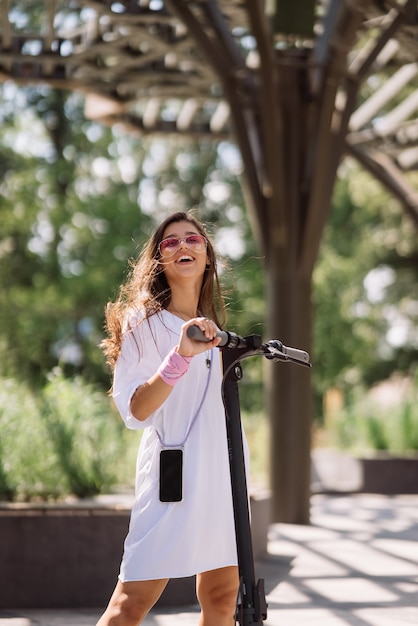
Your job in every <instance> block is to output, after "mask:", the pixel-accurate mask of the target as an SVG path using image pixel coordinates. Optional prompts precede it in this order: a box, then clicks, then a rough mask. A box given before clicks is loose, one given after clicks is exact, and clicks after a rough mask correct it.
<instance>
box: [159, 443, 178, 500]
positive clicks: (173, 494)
mask: <svg viewBox="0 0 418 626" xmlns="http://www.w3.org/2000/svg"><path fill="white" fill-rule="evenodd" d="M182 499H183V450H182V449H181V448H172V449H170V448H167V449H165V450H161V452H160V501H161V502H180V501H181V500H182Z"/></svg>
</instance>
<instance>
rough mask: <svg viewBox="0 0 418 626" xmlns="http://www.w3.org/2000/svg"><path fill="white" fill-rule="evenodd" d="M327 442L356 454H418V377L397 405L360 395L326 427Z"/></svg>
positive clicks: (356, 395)
mask: <svg viewBox="0 0 418 626" xmlns="http://www.w3.org/2000/svg"><path fill="white" fill-rule="evenodd" d="M326 438H327V443H329V444H331V445H334V446H337V447H339V448H342V449H345V450H349V451H351V452H354V453H356V454H370V453H374V452H387V453H390V454H396V455H409V454H412V453H416V452H418V377H417V376H416V377H415V382H414V383H413V384H411V387H410V389H409V391H408V392H407V393H405V394H404V395H403V397H401V398H400V399H399V401H398V402H397V403H393V404H392V403H391V404H389V405H388V406H383V405H382V403H381V402H377V401H376V400H373V399H372V398H370V396H368V395H367V394H365V393H364V392H363V393H359V392H357V393H356V394H355V396H354V398H353V399H352V401H351V402H350V404H349V405H348V406H347V407H346V408H345V409H343V410H342V411H340V412H339V413H337V414H336V415H335V416H334V417H333V419H332V420H331V421H330V423H329V424H327V430H326Z"/></svg>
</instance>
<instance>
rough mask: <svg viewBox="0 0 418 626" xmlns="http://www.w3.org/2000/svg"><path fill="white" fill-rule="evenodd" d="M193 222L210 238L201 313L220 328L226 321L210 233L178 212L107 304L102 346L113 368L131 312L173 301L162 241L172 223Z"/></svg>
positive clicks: (161, 228)
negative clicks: (161, 255)
mask: <svg viewBox="0 0 418 626" xmlns="http://www.w3.org/2000/svg"><path fill="white" fill-rule="evenodd" d="M176 222H189V223H190V224H192V225H193V226H194V227H195V228H196V230H197V231H198V232H199V233H200V234H201V235H203V236H204V237H205V238H206V239H207V242H208V244H207V256H208V264H207V267H206V270H205V273H204V276H203V282H202V287H201V290H200V297H199V302H198V311H199V314H200V315H203V316H204V317H209V318H210V319H212V320H213V321H214V322H215V323H216V324H217V326H218V327H219V328H222V326H223V325H224V323H225V317H226V315H225V305H224V300H223V296H222V292H221V286H220V282H219V277H218V271H217V259H216V255H215V251H214V249H213V245H212V243H211V241H210V238H209V236H208V233H207V232H206V229H205V227H204V226H203V224H202V223H201V222H199V221H198V220H197V219H196V218H195V217H193V216H192V215H191V214H189V213H184V212H178V213H174V214H173V215H171V216H170V217H168V218H167V219H166V220H164V222H162V224H160V226H159V227H158V228H157V230H156V231H155V232H154V234H153V235H152V237H151V238H150V239H149V241H148V243H147V244H146V245H145V246H144V248H143V250H142V252H141V253H140V255H139V257H138V259H137V260H136V261H134V262H132V263H131V271H130V273H129V275H128V277H127V280H126V281H125V283H123V284H122V285H121V287H120V289H119V295H118V298H117V299H116V301H115V302H109V303H108V304H107V306H106V324H105V328H106V332H107V335H108V336H107V338H106V339H104V340H103V341H102V343H101V344H100V347H101V348H102V350H103V352H104V353H105V355H106V361H107V363H108V364H109V365H110V367H111V368H112V369H113V368H114V366H115V363H116V360H117V358H118V356H119V354H120V351H121V343H122V332H123V329H124V327H125V325H126V320H127V317H128V315H129V314H131V313H132V312H133V311H135V310H141V311H142V313H143V314H144V319H147V318H149V317H150V316H151V315H153V314H154V313H157V312H158V311H162V310H163V309H166V308H167V307H168V305H169V304H170V301H171V289H170V286H169V284H168V282H167V279H166V276H165V273H164V271H163V268H162V266H161V264H160V252H159V244H160V242H161V241H162V239H163V236H164V232H165V230H166V228H167V227H168V226H170V224H174V223H176Z"/></svg>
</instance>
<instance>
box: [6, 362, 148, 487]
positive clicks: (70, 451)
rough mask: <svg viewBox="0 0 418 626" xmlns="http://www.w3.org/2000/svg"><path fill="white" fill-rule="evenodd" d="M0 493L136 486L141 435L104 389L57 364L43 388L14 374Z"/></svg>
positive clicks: (8, 384) (10, 383)
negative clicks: (129, 425) (64, 373)
mask: <svg viewBox="0 0 418 626" xmlns="http://www.w3.org/2000/svg"><path fill="white" fill-rule="evenodd" d="M0 428H1V443H0V497H3V498H7V499H16V498H20V499H29V498H34V497H41V498H58V497H63V496H65V495H68V494H73V495H76V496H79V497H87V496H92V495H95V494H99V493H104V492H111V491H113V490H115V489H119V488H123V489H127V488H132V487H133V484H134V474H135V457H136V451H137V447H138V436H135V433H132V432H131V431H128V430H127V429H125V427H124V426H123V424H122V421H121V420H120V418H119V416H118V415H117V414H116V411H114V410H112V404H111V401H110V399H109V398H108V397H107V395H106V394H105V393H104V392H101V391H98V390H97V389H96V388H94V387H93V386H92V385H87V384H86V383H84V382H83V381H82V379H81V378H74V379H65V378H64V377H63V376H62V374H61V372H60V371H59V370H56V371H54V372H53V373H52V374H51V376H50V378H49V382H48V384H47V385H46V386H45V388H44V389H42V390H41V391H40V392H39V393H38V394H36V393H35V392H33V391H32V390H30V389H29V388H28V387H25V386H24V385H22V384H18V383H17V382H16V381H14V380H3V381H2V385H1V392H0Z"/></svg>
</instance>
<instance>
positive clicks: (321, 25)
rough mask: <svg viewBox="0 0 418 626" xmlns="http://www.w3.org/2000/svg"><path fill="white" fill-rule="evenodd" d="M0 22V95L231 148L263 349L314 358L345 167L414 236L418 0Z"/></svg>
mask: <svg viewBox="0 0 418 626" xmlns="http://www.w3.org/2000/svg"><path fill="white" fill-rule="evenodd" d="M0 9H1V23H0V26H1V49H0V80H1V81H7V80H12V81H14V82H15V83H17V84H19V85H29V84H40V83H44V84H48V85H51V86H54V87H60V88H63V89H69V90H79V91H81V92H83V93H84V94H85V97H86V100H85V102H86V115H87V117H89V118H91V119H95V120H97V121H100V122H103V123H105V124H110V125H113V124H115V123H119V124H120V123H122V124H124V125H125V127H126V128H127V130H129V131H132V132H135V133H137V134H139V135H149V134H154V135H155V134H158V133H159V134H165V135H167V134H171V133H173V134H176V135H184V136H188V137H196V138H201V137H206V138H208V137H209V138H213V140H219V139H222V138H229V139H230V140H233V141H236V143H237V144H238V146H239V148H240V151H241V154H242V159H243V163H244V169H245V171H244V179H245V180H244V185H245V189H246V192H247V194H246V198H247V202H248V209H249V212H250V215H251V216H252V223H253V225H254V232H255V235H256V237H257V238H258V241H259V244H260V247H261V249H262V251H263V254H264V255H265V258H266V272H267V284H268V289H267V294H266V296H267V306H268V315H267V321H268V333H269V336H270V337H279V338H280V339H282V340H283V342H284V343H286V344H288V345H294V346H299V347H302V348H304V349H308V350H309V348H310V341H311V337H310V327H311V278H312V271H313V268H314V264H315V261H316V258H317V254H318V249H319V246H320V241H321V236H322V233H323V229H324V226H325V224H326V221H327V217H328V214H329V210H330V201H331V195H332V190H333V186H334V182H335V179H336V175H337V169H338V165H339V163H340V162H341V159H342V158H343V157H344V155H346V154H349V155H351V156H352V157H354V158H355V159H357V160H358V161H359V162H360V163H361V165H362V166H363V167H364V168H365V169H366V170H368V171H369V172H370V173H371V174H372V175H373V176H374V177H376V178H377V179H378V180H379V181H380V182H381V183H382V184H383V185H384V186H385V187H386V188H387V189H388V190H389V191H390V192H391V193H392V194H393V195H394V196H395V197H396V198H398V200H399V201H400V202H401V204H402V205H403V207H404V208H405V210H406V211H407V213H408V214H409V216H410V217H411V219H412V220H413V221H414V223H415V225H416V226H417V227H418V190H417V187H416V185H414V184H413V182H412V181H413V177H414V176H415V175H416V170H417V169H418V15H417V13H418V11H417V3H416V0H316V1H315V0H266V1H265V2H264V1H263V0H217V1H215V0H118V1H116V0H115V1H113V0H103V1H99V0H71V1H69V2H68V1H63V0H45V1H43V2H42V1H38V0H27V1H26V2H24V3H19V2H14V1H12V0H0ZM415 181H416V178H415ZM295 369H297V368H293V369H292V368H287V367H284V368H274V369H271V370H270V371H269V375H268V378H269V380H268V389H269V399H270V408H269V411H270V417H271V429H272V436H271V441H272V454H271V477H272V489H273V509H274V510H273V514H274V519H275V520H282V521H288V522H296V523H306V522H307V521H308V520H309V487H310V421H311V406H310V380H309V375H308V374H307V373H306V374H305V373H303V374H301V373H300V371H297V372H295V371H294V370H295ZM278 407H279V408H280V411H279V410H278Z"/></svg>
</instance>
